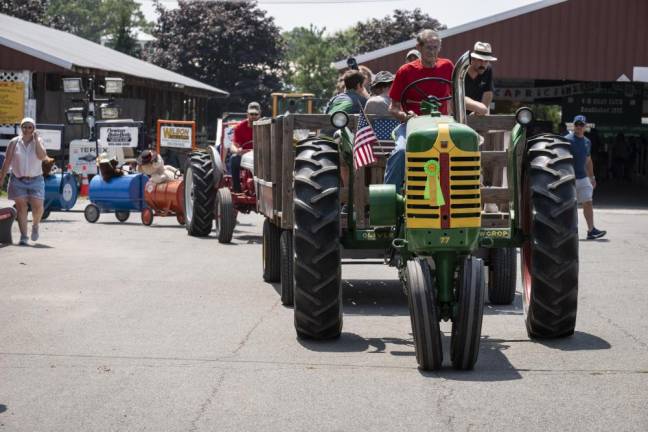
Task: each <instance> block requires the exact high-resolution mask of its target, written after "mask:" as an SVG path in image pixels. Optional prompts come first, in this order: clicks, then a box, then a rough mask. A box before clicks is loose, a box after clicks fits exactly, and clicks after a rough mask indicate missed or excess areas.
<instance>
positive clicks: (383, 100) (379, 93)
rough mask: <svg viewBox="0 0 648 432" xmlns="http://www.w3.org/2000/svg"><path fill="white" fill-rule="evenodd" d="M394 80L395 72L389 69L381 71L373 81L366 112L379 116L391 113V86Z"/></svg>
mask: <svg viewBox="0 0 648 432" xmlns="http://www.w3.org/2000/svg"><path fill="white" fill-rule="evenodd" d="M393 81H394V74H392V73H391V72H388V71H380V72H378V73H377V74H376V75H375V76H374V79H373V81H371V94H372V95H373V96H371V97H370V98H369V99H368V100H367V104H366V105H365V113H366V114H376V115H379V116H388V115H389V104H390V103H391V99H390V98H389V94H388V93H389V88H390V87H391V85H392V82H393Z"/></svg>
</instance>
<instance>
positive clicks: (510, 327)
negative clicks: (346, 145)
mask: <svg viewBox="0 0 648 432" xmlns="http://www.w3.org/2000/svg"><path fill="white" fill-rule="evenodd" d="M8 204H9V202H8V201H6V200H0V207H2V206H5V205H8ZM84 204H85V203H83V202H81V203H79V204H78V205H77V207H76V209H77V210H82V209H83V206H84ZM596 217H597V225H598V226H599V227H600V228H602V229H607V230H608V232H609V234H608V237H607V238H605V239H604V240H600V241H586V240H582V241H581V242H580V246H581V248H580V292H579V305H578V306H579V310H578V321H577V327H576V334H575V335H574V336H573V337H570V338H566V339H561V340H548V341H532V340H529V338H528V337H527V334H526V331H525V328H524V318H523V312H522V306H521V297H520V295H519V288H518V295H517V296H516V300H515V303H514V304H513V305H512V306H506V307H494V306H491V305H486V308H485V316H484V324H483V330H482V337H483V339H482V344H481V351H480V356H479V360H478V362H477V364H476V367H475V369H474V370H473V371H468V372H457V371H454V370H453V369H452V368H451V367H450V366H449V361H448V359H449V354H448V353H447V352H446V354H445V359H446V360H445V366H444V368H443V369H442V370H441V371H439V372H436V373H422V372H420V371H419V370H418V369H417V367H416V359H415V356H414V348H413V344H412V335H411V326H410V320H409V315H408V308H407V301H406V298H405V296H404V295H403V293H402V291H401V288H400V285H399V283H398V280H397V276H396V272H395V270H394V269H391V268H388V267H386V266H384V265H375V264H373V265H369V264H352V265H345V266H344V267H343V278H344V282H343V284H344V313H345V316H344V329H343V334H342V337H341V338H340V339H339V340H336V341H332V342H303V341H300V340H299V339H297V337H296V334H295V331H294V328H293V322H292V320H293V316H292V309H290V308H286V307H283V306H282V305H281V302H280V300H279V295H278V293H277V290H278V289H279V288H278V285H276V284H275V285H273V284H268V283H265V282H263V279H262V277H261V245H260V242H261V225H262V218H261V217H259V216H258V215H240V216H239V224H238V226H237V229H236V232H235V234H234V240H233V243H232V244H231V245H222V244H219V243H218V241H217V240H216V238H215V237H214V236H213V235H212V236H211V237H209V238H205V239H199V238H192V237H189V236H187V233H186V230H185V229H184V227H181V226H179V225H178V224H177V222H176V220H175V218H157V219H155V221H154V223H153V226H151V227H146V226H144V225H142V224H141V222H140V220H139V214H138V213H135V214H132V215H131V218H130V219H129V220H128V221H127V222H126V223H120V222H118V221H117V220H116V219H115V217H114V215H112V214H102V215H101V218H100V219H99V221H98V222H97V223H96V224H90V223H87V222H86V221H85V220H84V218H83V214H82V213H81V212H80V211H74V212H58V213H52V214H51V216H50V218H49V219H48V220H47V221H45V222H43V224H42V227H41V240H39V242H37V243H35V244H32V245H31V246H26V247H21V246H5V247H0V430H3V431H4V430H6V431H305V430H308V431H311V432H314V431H367V430H371V431H392V430H401V431H509V430H524V431H525V432H527V431H542V432H546V431H646V430H648V319H647V318H646V316H647V315H646V312H647V311H648V295H647V294H646V293H647V290H646V280H648V267H647V266H646V264H645V263H646V257H647V256H648V246H647V245H648V211H647V210H643V209H625V210H624V209H620V208H606V209H602V210H598V211H597V213H596ZM581 222H583V221H582V216H581ZM584 237H585V230H584V229H583V228H582V227H581V238H584ZM17 240H18V231H17V227H14V241H15V242H17ZM442 328H443V330H444V331H445V332H446V337H445V339H446V340H445V341H444V342H446V345H447V343H448V342H449V338H448V336H447V335H448V331H449V329H450V327H449V326H448V325H446V324H444V325H443V327H442Z"/></svg>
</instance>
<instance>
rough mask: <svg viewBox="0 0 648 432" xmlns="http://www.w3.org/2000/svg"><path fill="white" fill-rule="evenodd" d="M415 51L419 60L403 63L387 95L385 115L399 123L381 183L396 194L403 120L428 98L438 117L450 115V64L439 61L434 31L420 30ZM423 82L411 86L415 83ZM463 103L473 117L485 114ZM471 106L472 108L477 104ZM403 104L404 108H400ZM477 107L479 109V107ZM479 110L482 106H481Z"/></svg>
mask: <svg viewBox="0 0 648 432" xmlns="http://www.w3.org/2000/svg"><path fill="white" fill-rule="evenodd" d="M416 49H417V50H419V51H420V53H421V58H420V59H418V60H414V61H413V62H410V63H406V64H404V65H403V66H401V67H400V68H399V69H398V71H397V72H396V77H395V78H394V83H393V84H392V87H391V90H390V91H389V97H390V98H391V105H390V106H389V111H390V112H391V114H392V115H393V116H394V117H396V118H397V119H398V120H400V121H401V125H400V126H399V127H398V129H396V147H394V150H393V151H392V152H391V154H390V155H389V159H388V160H387V167H386V169H385V183H386V184H393V185H396V190H397V191H400V190H401V188H402V186H403V181H404V177H405V144H406V138H405V133H406V130H407V128H406V125H407V120H409V119H410V118H412V117H414V116H417V115H420V114H421V105H420V102H421V101H422V100H425V99H426V98H427V97H428V96H435V97H437V98H438V99H439V102H440V103H441V106H440V107H439V111H440V112H441V114H450V111H449V106H448V101H449V100H450V99H451V98H452V94H451V93H452V71H453V69H454V65H453V63H452V61H450V60H448V59H445V58H440V57H439V52H440V51H441V37H440V36H439V33H437V32H436V31H434V30H423V31H421V32H420V33H419V34H418V35H417V36H416ZM422 79H427V80H425V81H421V82H418V83H416V84H413V83H414V82H415V81H417V80H422ZM471 102H472V101H468V100H466V107H467V108H468V109H469V110H471V111H474V112H475V113H479V114H485V111H486V110H485V109H481V108H482V107H479V106H473V103H471ZM477 103H478V102H475V103H474V104H477ZM403 104H404V106H403ZM479 105H482V104H481V103H479ZM482 106H483V105H482Z"/></svg>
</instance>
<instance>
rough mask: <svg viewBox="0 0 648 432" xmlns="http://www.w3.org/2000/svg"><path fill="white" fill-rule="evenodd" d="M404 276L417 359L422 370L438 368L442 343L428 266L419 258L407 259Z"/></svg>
mask: <svg viewBox="0 0 648 432" xmlns="http://www.w3.org/2000/svg"><path fill="white" fill-rule="evenodd" d="M405 278H406V283H405V287H406V290H407V298H408V301H409V310H410V320H411V322H412V336H414V350H415V351H416V361H417V363H418V365H419V369H421V370H425V371H431V370H437V369H439V368H441V364H442V363H443V346H442V345H441V330H440V328H439V312H438V310H437V301H436V291H435V289H434V285H433V284H432V277H431V275H430V266H429V265H428V264H427V262H426V261H425V260H422V259H417V260H414V261H409V262H408V263H407V270H406V275H405Z"/></svg>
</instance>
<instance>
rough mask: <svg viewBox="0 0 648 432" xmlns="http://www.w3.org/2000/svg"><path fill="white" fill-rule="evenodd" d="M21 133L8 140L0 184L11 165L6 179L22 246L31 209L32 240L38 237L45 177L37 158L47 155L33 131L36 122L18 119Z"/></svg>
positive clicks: (25, 239)
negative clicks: (28, 212) (16, 212)
mask: <svg viewBox="0 0 648 432" xmlns="http://www.w3.org/2000/svg"><path fill="white" fill-rule="evenodd" d="M20 130H21V132H22V133H21V134H20V135H18V136H17V137H16V138H14V139H12V140H11V141H10V142H9V147H8V148H7V157H6V159H5V161H4V164H2V169H1V170H0V185H2V184H3V183H4V178H5V175H6V174H7V171H8V170H9V168H11V177H10V178H9V187H8V188H7V191H8V193H9V199H10V200H13V201H15V202H16V210H17V211H18V227H19V228H20V243H19V244H21V245H26V244H27V241H28V239H29V238H28V237H27V211H28V209H29V206H31V209H32V232H31V239H32V241H36V240H38V226H39V223H40V220H41V217H42V216H43V200H44V199H45V180H44V179H43V168H42V164H41V161H42V160H43V159H45V158H46V157H47V152H46V151H45V146H44V144H43V140H42V139H41V138H40V136H39V135H38V132H36V123H35V122H34V120H33V119H31V118H29V117H25V118H24V119H22V121H21V122H20Z"/></svg>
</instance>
